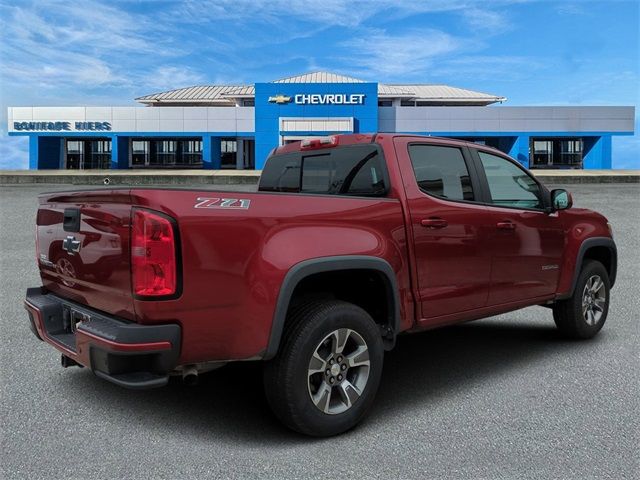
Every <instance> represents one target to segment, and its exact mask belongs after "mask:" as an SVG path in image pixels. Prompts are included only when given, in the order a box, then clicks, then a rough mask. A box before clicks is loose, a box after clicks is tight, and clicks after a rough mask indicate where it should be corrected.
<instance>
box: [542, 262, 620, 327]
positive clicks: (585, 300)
mask: <svg viewBox="0 0 640 480" xmlns="http://www.w3.org/2000/svg"><path fill="white" fill-rule="evenodd" d="M610 288H611V283H610V282H609V274H608V273H607V269H606V268H604V265H602V264H601V263H600V262H598V261H596V260H585V261H584V263H583V264H582V270H581V271H580V275H579V276H578V281H577V282H576V287H575V290H574V291H573V295H572V296H571V297H570V298H568V299H566V300H562V301H559V302H557V303H556V304H555V306H554V307H553V319H554V320H555V322H556V326H557V327H558V329H559V330H560V331H561V332H562V334H563V335H564V336H566V337H568V338H573V339H587V338H592V337H593V336H595V335H596V334H597V333H598V332H599V331H600V330H601V329H602V326H603V325H604V322H605V321H606V320H607V314H608V312H609V291H610Z"/></svg>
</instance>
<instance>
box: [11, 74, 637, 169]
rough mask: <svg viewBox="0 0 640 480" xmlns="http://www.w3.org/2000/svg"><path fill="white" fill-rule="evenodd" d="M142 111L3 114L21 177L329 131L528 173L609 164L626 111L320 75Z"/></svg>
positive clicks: (192, 158)
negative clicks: (437, 147) (467, 150)
mask: <svg viewBox="0 0 640 480" xmlns="http://www.w3.org/2000/svg"><path fill="white" fill-rule="evenodd" d="M136 100H137V101H138V102H139V103H140V104H142V105H141V106H138V107H129V106H110V107H90V106H84V107H36V106H34V107H9V108H8V132H9V135H24V136H28V137H29V168H30V169H145V168H147V169H159V168H163V169H165V168H176V169H226V168H229V169H261V168H262V167H263V165H264V162H265V160H266V158H267V156H268V154H269V152H270V151H271V150H272V149H273V148H274V147H275V146H277V145H282V144H285V143H288V142H291V141H295V140H299V139H303V138H307V137H310V136H316V135H330V134H336V133H359V132H360V133H366V132H388V133H411V134H421V135H433V136H443V137H452V138H461V139H465V140H469V141H473V142H478V143H482V144H486V145H489V146H492V147H495V148H497V149H499V150H502V151H503V152H505V153H507V154H509V155H511V156H512V157H513V158H516V159H517V160H518V161H519V162H521V163H522V164H523V165H525V166H527V167H529V168H584V169H608V168H611V158H612V154H613V152H612V137H613V136H614V135H633V133H634V115H635V111H634V107H632V106H628V107H627V106H597V107H583V106H580V107H577V106H575V107H574V106H535V107H509V106H504V105H503V103H504V102H505V101H506V98H504V97H501V96H497V95H490V94H486V93H481V92H476V91H472V90H467V89H463V88H457V87H451V86H446V85H431V84H387V83H384V84H383V83H376V82H366V81H363V80H359V79H357V78H352V77H347V76H343V75H337V74H333V73H328V72H313V73H308V74H303V75H297V76H292V77H287V78H283V79H280V80H275V81H272V82H265V83H256V84H254V85H203V86H195V87H187V88H179V89H177V90H170V91H167V92H160V93H154V94H150V95H145V96H143V97H140V98H137V99H136Z"/></svg>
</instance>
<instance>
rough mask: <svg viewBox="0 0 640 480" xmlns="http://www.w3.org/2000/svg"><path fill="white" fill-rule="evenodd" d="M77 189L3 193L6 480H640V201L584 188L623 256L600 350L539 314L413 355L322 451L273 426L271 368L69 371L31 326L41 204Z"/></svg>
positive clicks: (393, 358) (416, 346)
mask: <svg viewBox="0 0 640 480" xmlns="http://www.w3.org/2000/svg"><path fill="white" fill-rule="evenodd" d="M62 188H64V187H60V186H57V187H47V186H46V185H39V186H23V187H11V186H2V187H0V247H1V252H2V253H1V255H0V312H1V315H0V322H1V325H0V326H1V331H2V336H1V338H2V342H3V346H2V348H1V349H0V351H1V354H2V356H1V357H0V359H1V362H0V365H1V367H0V372H1V375H2V377H1V403H2V405H1V408H2V410H1V415H2V416H1V422H2V424H1V429H2V430H1V434H2V438H1V439H2V445H1V449H0V456H1V457H0V460H1V465H2V472H1V473H2V478H46V479H53V478H83V479H85V478H136V479H137V478H154V479H157V478H170V479H175V478H188V477H191V478H206V477H210V478H228V477H235V478H239V477H246V478H255V477H270V478H278V479H282V478H323V479H332V478H343V479H345V478H416V479H426V478H470V479H478V478H489V479H502V478H504V479H513V478H535V479H538V478H576V479H577V478H579V479H585V478H611V479H624V478H638V477H639V476H640V465H639V460H638V459H639V458H640V457H639V456H638V446H639V445H640V434H639V432H640V381H639V380H640V368H639V367H640V361H639V351H640V350H639V346H638V345H639V336H638V333H639V331H640V329H639V328H638V323H639V322H640V295H639V294H638V285H640V273H639V270H640V213H639V210H640V186H638V185H606V186H605V185H574V186H570V187H568V188H569V189H570V190H572V191H573V193H574V198H575V205H576V206H577V207H588V208H595V209H597V210H599V211H600V212H602V213H604V214H605V215H606V216H607V217H608V218H609V219H610V221H611V222H612V223H613V224H614V227H615V236H616V241H617V243H618V248H619V257H620V266H619V273H618V283H617V285H616V288H615V289H614V290H613V294H612V306H611V309H610V312H609V320H608V323H607V325H606V326H605V327H604V330H603V331H602V333H601V334H600V335H599V336H598V337H597V338H596V339H595V340H593V341H588V342H567V341H564V340H561V339H560V338H559V337H558V336H557V334H556V331H555V328H554V325H553V320H552V318H551V313H550V311H549V310H547V309H544V308H541V307H535V308H529V309H525V310H522V311H519V312H515V313H510V314H507V315H502V316H500V317H494V318H490V319H486V320H482V321H478V322H474V323H470V324H466V325H462V326H456V327H451V328H446V329H442V330H437V331H432V332H427V333H423V334H419V335H413V336H408V337H403V338H401V339H400V341H399V342H398V347H397V348H396V350H394V351H393V352H391V353H390V354H388V355H387V356H386V359H385V362H386V363H385V367H384V375H383V381H382V385H381V388H380V392H379V394H378V398H377V402H376V405H375V407H374V409H373V412H372V414H371V415H370V417H369V418H368V420H367V421H366V422H365V423H363V424H362V425H361V426H359V427H358V428H356V429H355V430H353V431H351V432H349V433H347V434H345V435H342V436H340V437H337V438H332V439H323V440H314V439H309V438H306V437H301V436H299V435H296V434H293V433H291V432H289V431H287V430H285V429H284V428H283V427H281V426H280V424H279V423H278V422H277V421H276V420H275V419H274V418H273V417H272V415H271V413H270V411H269V410H268V408H267V405H266V403H265V400H264V397H263V394H262V388H261V377H260V366H259V365H256V364H243V365H234V366H230V367H226V368H224V369H221V370H219V371H216V372H213V373H211V374H208V375H205V376H203V377H201V382H200V384H199V385H198V386H197V387H193V388H188V387H186V386H183V385H182V384H180V383H176V384H172V385H170V386H169V387H167V388H164V389H161V390H154V391H146V392H132V391H127V390H123V389H120V388H118V387H116V386H113V385H111V384H109V383H106V382H104V381H101V380H99V379H98V378H96V377H94V376H93V375H92V374H91V372H89V371H87V369H83V370H80V369H67V370H64V369H62V368H61V367H60V358H59V355H57V354H56V352H55V351H54V350H53V349H52V348H50V347H48V346H47V345H45V344H43V343H41V342H38V341H37V340H36V339H35V338H34V337H33V336H32V334H31V332H30V331H29V328H28V327H27V317H26V313H25V312H24V310H23V308H22V299H23V297H24V292H25V289H26V288H27V287H30V286H35V285H38V284H39V277H38V274H37V270H36V265H35V255H34V245H33V229H34V228H33V225H34V217H35V215H34V214H35V209H36V202H35V197H36V195H37V193H39V192H40V191H46V190H50V189H56V190H60V189H62ZM67 188H68V187H67ZM246 188H251V187H246Z"/></svg>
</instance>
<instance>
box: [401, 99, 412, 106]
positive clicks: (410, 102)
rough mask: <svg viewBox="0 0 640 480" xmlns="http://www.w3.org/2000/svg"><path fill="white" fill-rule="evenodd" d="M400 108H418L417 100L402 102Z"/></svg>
mask: <svg viewBox="0 0 640 480" xmlns="http://www.w3.org/2000/svg"><path fill="white" fill-rule="evenodd" d="M400 106H401V107H415V106H416V102H415V100H400Z"/></svg>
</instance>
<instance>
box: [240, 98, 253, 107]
mask: <svg viewBox="0 0 640 480" xmlns="http://www.w3.org/2000/svg"><path fill="white" fill-rule="evenodd" d="M255 105H256V101H255V100H254V99H253V98H245V99H244V100H242V106H243V107H255Z"/></svg>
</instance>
